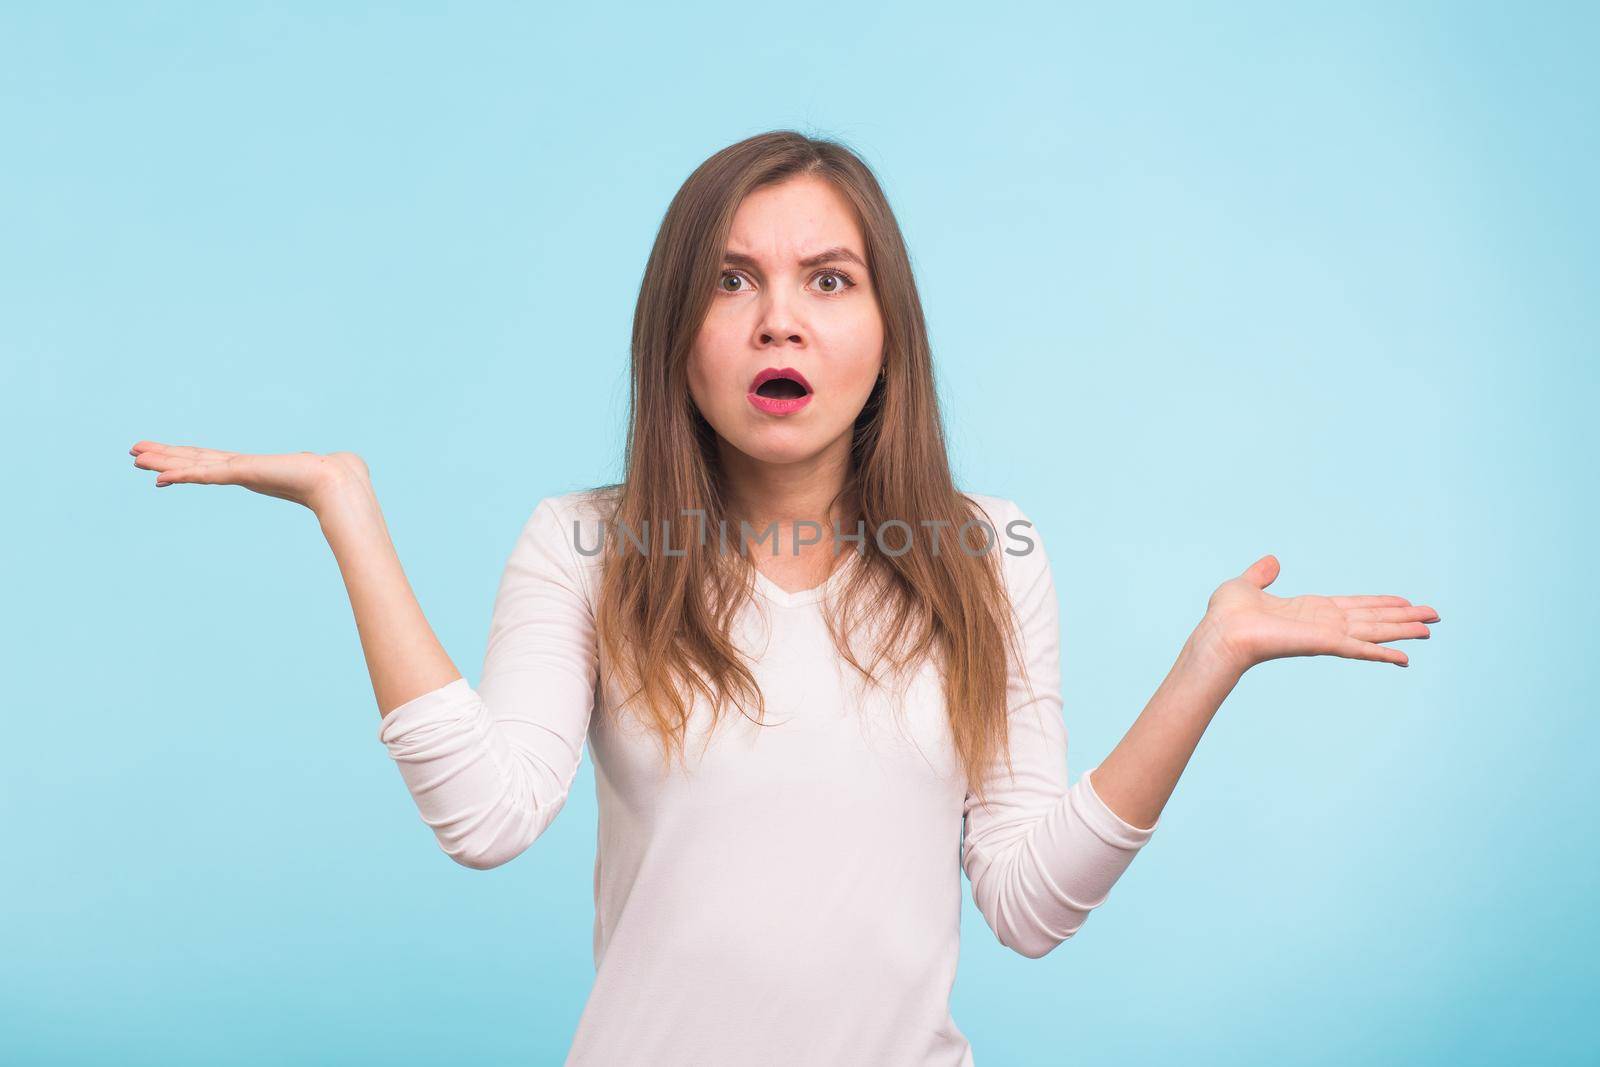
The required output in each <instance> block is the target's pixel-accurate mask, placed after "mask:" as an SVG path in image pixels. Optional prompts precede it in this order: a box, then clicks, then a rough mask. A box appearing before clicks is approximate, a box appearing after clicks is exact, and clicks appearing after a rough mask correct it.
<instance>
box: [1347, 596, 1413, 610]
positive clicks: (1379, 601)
mask: <svg viewBox="0 0 1600 1067" xmlns="http://www.w3.org/2000/svg"><path fill="white" fill-rule="evenodd" d="M1328 599H1329V600H1331V601H1333V602H1334V604H1335V605H1337V606H1338V607H1341V608H1383V607H1399V608H1404V607H1409V606H1410V605H1411V601H1409V600H1407V599H1406V598H1405V597H1403V596H1331V597H1329V598H1328Z"/></svg>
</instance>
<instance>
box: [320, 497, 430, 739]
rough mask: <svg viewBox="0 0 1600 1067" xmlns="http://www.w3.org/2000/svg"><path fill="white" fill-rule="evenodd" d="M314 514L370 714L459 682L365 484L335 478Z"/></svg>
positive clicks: (393, 707)
mask: <svg viewBox="0 0 1600 1067" xmlns="http://www.w3.org/2000/svg"><path fill="white" fill-rule="evenodd" d="M314 510H315V512H316V515H317V521H318V522H320V523H321V524H322V533H323V536H324V537H326V538H327V539H328V547H329V548H331V549H333V556H334V559H336V560H337V561H338V563H339V573H340V574H341V575H343V577H344V587H345V590H346V591H347V592H348V593H349V594H350V608H351V610H352V611H353V612H354V613H355V620H356V630H357V631H358V632H359V633H360V635H361V651H362V653H363V655H365V656H366V660H367V673H368V674H370V675H371V676H372V692H373V695H374V697H376V698H377V701H378V713H379V714H380V715H387V714H388V713H389V712H390V711H392V710H394V709H395V708H397V707H399V706H400V705H402V704H404V703H406V702H407V701H409V700H414V699H415V698H417V697H419V696H421V695H423V694H424V693H429V692H432V691H433V690H436V689H438V688H440V687H441V686H444V685H447V684H449V683H450V682H453V681H455V680H456V679H457V678H460V677H461V672H460V671H459V670H457V669H456V666H455V664H454V663H453V662H451V660H450V656H449V655H448V654H447V653H446V652H445V650H444V646H443V645H441V644H440V643H439V638H438V636H437V635H435V634H434V632H433V627H431V626H429V625H428V620H427V619H426V618H425V617H424V616H423V614H422V606H421V605H420V604H418V603H417V598H416V594H415V593H414V592H413V591H412V589H411V583H410V582H409V581H408V580H407V579H406V575H405V571H404V570H403V569H402V568H401V566H400V557H399V555H398V554H396V552H395V548H394V542H393V541H392V540H391V539H390V537H389V527H388V525H387V524H386V523H385V522H384V521H383V512H382V511H381V510H380V509H379V507H378V498H377V496H376V495H375V494H374V493H373V491H372V485H371V482H370V481H368V479H367V478H366V477H364V476H343V477H336V478H334V479H332V480H331V481H330V483H329V484H328V485H327V486H326V487H325V489H324V491H323V494H322V495H321V497H320V498H319V500H318V503H317V506H316V507H315V509H314Z"/></svg>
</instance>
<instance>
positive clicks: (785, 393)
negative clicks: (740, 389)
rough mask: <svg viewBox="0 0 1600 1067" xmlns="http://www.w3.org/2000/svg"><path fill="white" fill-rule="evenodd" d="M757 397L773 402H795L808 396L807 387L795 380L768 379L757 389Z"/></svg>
mask: <svg viewBox="0 0 1600 1067" xmlns="http://www.w3.org/2000/svg"><path fill="white" fill-rule="evenodd" d="M756 395H757V396H766V397H771V398H772V399H773V400H794V399H795V398H797V397H802V396H805V395H806V387H805V386H803V385H801V384H800V383H799V382H797V381H795V380H794V379H793V378H768V379H767V380H766V381H764V382H762V383H761V384H760V385H759V386H757V387H756Z"/></svg>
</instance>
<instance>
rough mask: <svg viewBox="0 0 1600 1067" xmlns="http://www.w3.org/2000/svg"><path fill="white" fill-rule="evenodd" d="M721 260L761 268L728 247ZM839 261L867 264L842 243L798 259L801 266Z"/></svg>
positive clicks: (864, 267) (732, 264)
mask: <svg viewBox="0 0 1600 1067" xmlns="http://www.w3.org/2000/svg"><path fill="white" fill-rule="evenodd" d="M722 262H724V263H726V264H728V265H729V266H731V267H739V268H742V269H745V270H760V269H761V265H760V264H759V263H757V262H756V261H755V259H754V257H752V256H747V255H745V254H744V253H743V252H735V251H734V250H733V249H731V248H730V249H728V250H727V251H725V252H723V254H722ZM840 262H844V263H854V264H856V265H858V266H860V267H861V268H862V269H863V270H864V269H866V266H867V265H866V264H865V263H863V262H862V261H861V257H860V256H858V255H856V254H855V253H854V252H852V251H851V250H850V249H848V248H845V247H844V246H843V245H840V246H838V247H835V248H825V249H823V250H822V251H821V252H817V253H815V254H814V255H809V256H806V257H805V258H804V259H802V260H801V261H800V266H802V267H820V266H822V265H823V264H824V263H840Z"/></svg>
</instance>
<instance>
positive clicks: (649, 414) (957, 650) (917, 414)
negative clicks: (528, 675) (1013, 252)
mask: <svg viewBox="0 0 1600 1067" xmlns="http://www.w3.org/2000/svg"><path fill="white" fill-rule="evenodd" d="M799 176H815V177H820V178H824V179H826V180H828V181H830V182H832V183H833V185H834V186H835V187H836V188H837V189H838V190H839V191H840V192H841V193H842V194H843V195H844V196H845V197H846V198H847V200H848V201H849V202H850V203H851V205H852V206H853V207H854V209H855V212H856V214H857V217H858V221H859V222H860V225H861V229H862V232H863V234H864V235H865V239H866V254H867V264H868V269H869V270H870V272H871V279H872V283H873V290H874V292H875V293H876V296H877V300H878V306H879V310H880V312H881V314H882V317H883V323H884V364H885V367H884V369H885V373H884V375H883V376H882V377H881V378H880V380H879V382H878V384H877V385H876V386H875V387H874V389H873V392H872V394H871V396H870V397H869V398H868V400H867V403H866V406H865V407H864V408H863V410H862V411H861V414H860V416H859V418H858V419H857V420H856V423H855V428H854V433H853V436H852V443H851V449H850V459H851V465H850V470H849V472H848V473H847V476H846V484H845V486H844V488H843V490H841V493H840V495H839V497H836V498H835V502H838V501H839V500H841V499H842V500H846V501H848V502H849V505H850V511H851V521H850V522H849V523H848V524H841V526H840V529H841V530H842V531H855V530H857V529H864V531H865V534H866V536H865V538H864V540H863V541H862V542H861V544H862V545H863V546H864V547H865V554H864V555H860V556H858V561H859V562H860V563H861V564H862V565H860V566H852V567H851V568H850V573H849V574H848V575H847V576H845V577H847V578H848V580H847V581H845V582H844V583H843V584H842V585H841V587H840V588H839V591H838V594H837V597H838V599H837V601H836V602H834V603H829V604H825V608H824V611H825V616H826V618H827V625H828V630H829V633H830V635H831V636H832V638H833V641H834V644H835V645H836V647H837V648H838V649H839V652H840V654H841V655H842V657H843V658H844V659H845V660H846V661H847V662H848V663H850V665H851V666H852V667H853V668H854V669H855V670H856V672H857V673H858V675H859V676H860V678H861V679H863V680H864V681H865V682H866V683H867V684H870V685H873V686H879V685H881V684H882V683H883V681H884V678H883V671H884V669H885V668H887V673H888V674H889V675H892V676H894V677H896V678H903V677H907V676H908V672H909V671H910V669H911V668H913V667H915V666H916V665H918V664H921V663H923V662H925V661H927V660H928V659H930V658H931V660H932V662H934V663H936V664H938V669H939V672H940V676H941V678H942V682H943V686H944V692H945V697H946V704H947V709H948V718H949V724H950V730H951V738H952V741H953V743H954V746H955V749H956V751H957V753H958V756H959V759H960V762H961V766H962V767H963V769H964V770H965V773H966V777H967V781H968V784H969V787H970V788H971V790H972V791H973V792H974V793H976V794H977V795H978V797H979V798H980V799H981V798H982V796H983V782H984V779H985V776H986V774H987V772H988V769H989V768H990V766H991V762H992V761H993V760H994V759H995V758H996V756H997V755H1001V756H1003V757H1005V759H1006V762H1007V766H1008V767H1009V755H1010V753H1009V748H1008V745H1007V731H1006V711H1007V665H1008V662H1020V656H1019V649H1018V643H1017V635H1016V631H1015V625H1014V620H1013V616H1012V614H1011V612H1010V610H1009V599H1008V597H1007V595H1006V591H1005V584H1004V580H1003V577H1002V572H1001V569H1000V568H1001V564H1000V560H1001V549H1000V548H999V546H998V544H997V543H996V544H994V545H993V547H992V549H991V550H990V551H984V552H981V553H979V552H977V550H978V549H981V548H983V547H984V546H983V544H981V543H975V542H973V541H972V540H971V539H970V538H969V539H968V540H967V541H966V544H967V545H969V546H970V550H959V549H958V550H955V551H951V550H949V548H948V547H944V546H941V550H938V551H935V550H934V548H933V547H932V546H930V545H929V544H926V543H925V542H924V539H923V538H921V537H913V538H909V539H908V538H906V537H905V535H904V533H903V532H898V531H899V530H900V528H899V527H891V528H890V529H889V530H887V531H886V532H885V533H884V535H883V544H885V545H888V546H890V548H891V550H892V551H899V547H900V545H901V544H902V543H905V542H907V541H908V540H909V544H910V547H909V549H907V550H906V551H904V552H902V553H900V554H898V555H891V554H889V553H887V552H883V551H880V549H879V542H878V531H879V528H880V525H881V524H883V523H885V522H889V521H891V520H900V522H902V523H904V522H909V523H911V524H912V525H914V526H915V525H918V524H920V523H921V522H923V521H933V522H937V521H939V520H943V521H944V522H947V523H948V524H949V525H948V526H944V527H939V529H943V530H947V531H959V530H961V528H962V527H963V526H964V525H965V524H967V523H968V522H969V521H970V520H974V519H979V520H981V521H985V522H987V523H988V524H989V525H990V527H991V528H992V529H997V517H992V516H983V515H982V514H981V508H980V507H979V505H978V504H977V502H975V501H972V500H970V499H969V498H967V497H965V496H964V495H963V494H961V493H960V492H958V490H957V489H956V488H955V485H954V483H953V481H952V479H951V474H950V465H949V457H948V455H947V453H946V447H945V437H944V429H943V425H942V421H941V417H940V413H939V402H938V396H937V394H936V392H935V388H934V378H933V362H932V354H931V351H930V347H929V343H928V331H927V324H926V322H925V321H924V318H923V313H922V302H921V299H920V297H919V296H918V293H917V286H916V281H915V279H914V278H913V277H912V271H911V263H910V259H909V257H908V255H907V252H906V246H905V241H904V239H903V238H902V236H901V233H900V227H899V224H898V223H897V222H896V220H895V217H894V214H893V212H892V211H891V210H890V208H889V203H888V200H887V198H886V197H885V196H884V194H883V191H882V189H881V188H879V185H878V182H877V179H876V178H875V177H874V176H873V174H872V172H871V170H870V169H869V168H868V167H867V165H866V164H865V163H864V162H862V160H861V159H860V158H859V157H858V156H857V155H856V154H855V153H854V152H853V151H852V150H851V149H849V148H847V147H846V146H845V145H843V144H841V143H839V142H836V141H833V140H827V139H820V138H813V137H809V136H806V135H804V134H801V133H797V132H795V131H792V130H775V131H772V132H769V133H763V134H760V135H757V136H754V137H750V138H748V139H746V140H743V141H740V142H738V143H737V144H733V145H730V146H728V147H727V148H724V149H722V150H721V151H719V152H717V153H716V154H715V155H713V156H711V157H710V158H709V159H707V160H706V161H705V162H704V163H702V164H701V165H700V166H699V167H698V168H696V169H695V171H694V173H693V174H691V175H690V176H689V178H688V179H687V180H686V181H685V182H684V183H683V186H682V187H681V188H680V189H679V190H678V192H677V195H675V196H674V197H673V199H672V203H671V204H670V205H669V206H668V208H667V212H666V215H665V217H664V218H663V219H662V222H661V228H660V231H659V232H658V233H657V235H656V241H655V246H654V248H652V249H651V252H650V259H649V262H648V263H647V264H646V266H645V271H644V279H643V282H642V283H641V285H640V289H639V300H638V304H637V307H636V309H635V312H634V319H633V339H632V396H631V412H630V419H629V424H628V436H627V445H626V471H625V474H624V479H623V481H622V482H620V483H617V484H615V485H611V486H607V487H604V489H605V490H607V491H609V497H608V499H609V515H607V516H606V517H607V520H608V521H609V522H610V523H612V524H614V525H613V527H612V531H613V532H612V533H610V534H608V536H607V537H606V548H605V552H604V561H603V572H602V573H603V576H602V579H601V585H600V595H599V598H598V604H597V608H596V627H597V630H598V633H599V639H600V641H601V643H602V646H603V648H604V650H605V652H606V656H607V658H609V660H610V661H611V670H612V671H613V672H614V674H615V676H616V677H617V678H618V679H619V680H620V682H621V685H622V688H623V689H625V690H628V693H627V696H626V697H625V699H624V700H623V703H624V704H632V703H634V702H635V701H637V702H638V705H639V709H640V710H639V711H638V712H637V714H638V716H639V717H640V718H641V719H642V720H643V721H644V722H645V723H647V724H648V725H649V726H650V727H651V728H652V729H653V731H654V732H655V733H656V734H657V735H658V736H659V738H660V740H661V743H662V751H663V754H664V755H670V753H672V752H674V751H676V752H678V753H679V754H680V755H681V754H682V753H683V750H684V743H685V737H686V734H687V728H688V722H689V717H690V711H691V708H692V707H693V695H694V694H699V695H700V696H703V697H704V698H706V700H707V701H708V702H709V703H710V705H711V708H712V727H713V729H714V728H715V726H716V724H717V723H718V722H720V719H721V717H722V712H723V709H724V708H725V707H726V705H727V704H728V703H729V702H731V703H733V704H735V705H737V706H738V707H739V708H740V710H741V711H742V712H744V713H745V714H746V715H747V716H748V712H747V711H746V710H745V709H746V708H748V707H749V706H750V705H752V704H753V705H756V706H757V707H758V708H759V711H758V713H757V716H756V721H757V722H761V721H763V719H764V717H765V713H766V705H765V700H764V698H763V696H762V694H761V691H760V687H759V686H758V684H757V682H756V679H755V676H754V675H753V674H752V672H751V671H750V668H749V667H748V665H747V664H746V662H745V659H744V656H743V655H742V654H741V652H740V651H739V649H738V648H737V646H736V645H735V643H734V641H733V640H732V638H731V637H730V629H731V624H732V622H733V620H734V618H735V616H736V614H737V612H738V610H739V608H740V606H741V604H742V603H743V602H744V600H745V598H747V597H748V596H749V595H750V594H751V586H752V583H753V581H754V566H753V564H752V563H751V562H750V561H749V560H748V558H746V557H745V556H744V555H743V553H742V551H741V552H739V553H735V554H733V555H732V556H730V555H728V554H727V553H725V552H721V551H718V546H717V540H716V535H715V534H713V535H712V536H711V538H709V539H708V538H706V536H705V534H706V531H707V530H713V531H714V530H718V529H719V528H720V527H719V523H721V522H723V521H727V520H729V519H730V516H729V515H728V512H727V509H726V507H725V500H724V493H723V484H722V472H721V464H720V460H719V456H718V450H717V447H716V434H715V431H714V430H713V429H712V427H711V426H710V425H709V424H708V423H707V422H706V421H705V419H704V417H703V416H702V415H701V414H700V413H699V411H698V410H697V408H696V407H695V405H694V403H693V401H692V399H691V397H690V392H689V386H688V374H687V364H688V360H689V353H690V350H691V348H692V346H693V343H694V340H695V338H696V336H697V334H698V332H699V329H700V326H701V324H702V322H703V321H704V319H705V316H706V314H707V312H708V310H709V306H710V302H711V300H712V298H713V295H714V290H713V288H712V287H713V286H714V285H715V283H716V280H717V278H718V276H719V274H720V273H721V267H722V262H723V259H722V257H723V252H724V251H725V249H726V243H727V238H728V234H729V231H730V230H731V228H732V224H733V218H734V214H735V213H736V211H737V210H738V208H739V205H740V203H741V202H742V201H743V200H744V198H745V196H746V195H748V194H749V193H750V192H751V191H752V190H755V189H757V188H761V187H763V186H768V185H774V184H777V183H780V182H783V181H786V180H788V179H791V178H795V177H799ZM688 509H700V510H701V511H703V518H702V517H699V516H696V515H691V514H686V511H687V510H688ZM858 521H859V522H861V523H862V524H863V526H861V527H858V526H857V522H858ZM622 526H625V527H626V528H627V529H628V530H629V531H635V532H639V531H649V532H650V534H651V535H652V538H653V536H654V535H655V534H656V533H657V532H662V533H664V534H666V535H667V536H668V538H669V539H670V542H669V543H670V544H671V545H672V546H674V547H673V555H671V556H666V555H665V554H663V553H660V552H654V551H639V550H638V545H637V543H636V542H633V541H630V540H629V538H628V537H627V536H626V535H624V536H617V535H616V532H617V530H618V528H620V527H622ZM730 526H737V520H733V521H731V522H730ZM708 540H709V543H707V542H708ZM995 541H996V542H997V541H998V538H996V539H995ZM945 545H946V546H947V545H948V540H946V542H945ZM741 549H742V543H741ZM680 551H681V552H682V553H683V555H678V554H677V553H678V552H680ZM850 551H852V552H854V551H856V549H855V548H851V549H850ZM975 553H976V554H975ZM869 632H870V633H872V634H873V635H875V637H876V638H880V639H875V640H874V641H873V642H872V644H873V648H872V655H871V657H870V660H871V662H870V664H869V665H865V666H864V665H863V664H862V663H861V661H860V660H859V659H858V657H857V653H856V650H855V649H854V648H853V647H852V643H853V641H852V639H853V638H856V637H859V636H861V635H863V634H866V633H869ZM886 635H893V639H888V638H887V637H886ZM1008 651H1009V653H1010V654H1011V656H1013V657H1017V658H1016V659H1013V660H1008V656H1007V653H1008ZM707 736H708V738H709V734H708V735H707Z"/></svg>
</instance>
